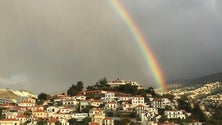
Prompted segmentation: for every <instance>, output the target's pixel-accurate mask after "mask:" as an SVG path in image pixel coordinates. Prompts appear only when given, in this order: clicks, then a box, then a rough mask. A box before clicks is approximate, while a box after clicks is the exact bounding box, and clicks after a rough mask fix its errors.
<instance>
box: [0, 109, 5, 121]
mask: <svg viewBox="0 0 222 125" xmlns="http://www.w3.org/2000/svg"><path fill="white" fill-rule="evenodd" d="M3 110H4V109H3V108H0V119H3V118H5V115H3V114H2V111H3Z"/></svg>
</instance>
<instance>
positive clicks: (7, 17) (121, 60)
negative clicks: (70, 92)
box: [0, 0, 222, 92]
mask: <svg viewBox="0 0 222 125" xmlns="http://www.w3.org/2000/svg"><path fill="white" fill-rule="evenodd" d="M121 3H122V4H123V5H124V6H125V7H126V9H127V10H128V11H129V12H130V14H131V15H132V17H133V18H134V19H135V22H136V23H137V24H138V26H139V27H140V29H141V31H142V32H143V34H144V36H145V37H146V38H147V39H148V41H149V45H150V46H151V48H152V50H153V52H154V53H155V55H156V58H157V59H158V61H159V63H160V65H161V67H162V69H163V72H164V74H165V76H166V79H174V78H189V77H195V76H200V75H203V74H208V73H212V72H219V71H221V69H222V65H220V64H221V62H222V57H221V56H220V53H221V51H220V49H221V47H222V44H221V39H222V38H221V35H220V33H221V29H222V28H221V19H222V18H221V2H220V1H219V0H214V1H208V0H193V1H187V0H180V1H178V0H167V1H163V0H155V1H147V0H141V1H139V2H138V1H134V0H124V1H121ZM0 15H1V20H0V27H1V28H0V58H1V62H0V69H1V71H0V77H1V78H5V77H4V76H8V77H10V76H12V75H13V74H22V73H25V74H26V77H27V79H28V82H27V84H25V85H21V86H17V85H12V84H10V86H9V85H8V86H7V85H6V84H4V85H3V84H2V87H11V88H15V89H17V88H22V87H23V88H26V89H30V90H32V91H34V92H41V91H48V92H55V91H59V90H66V89H67V88H68V87H69V86H70V85H71V84H72V83H76V82H77V81H79V80H82V81H83V82H84V83H86V85H90V84H94V83H95V82H96V81H97V80H98V79H100V78H102V77H107V78H108V79H109V80H113V79H115V78H121V79H131V80H135V81H138V82H140V83H142V84H143V85H145V86H147V85H151V86H155V85H154V82H155V80H154V79H153V76H152V72H151V71H150V70H149V69H147V66H146V65H147V64H145V60H144V59H143V55H141V54H142V53H141V51H140V48H139V47H138V45H137V43H136V41H135V39H134V37H133V36H132V34H131V32H130V31H129V30H128V28H127V26H126V24H125V22H124V21H123V20H122V19H121V18H120V17H119V16H118V14H117V13H116V12H115V10H114V9H113V7H112V6H111V4H110V3H109V2H107V1H103V0H94V1H88V0H76V1H71V0H70V1H69V0H68V1H59V0H45V1H29V0H22V1H15V0H9V1H0ZM8 77H7V78H8ZM3 80H4V79H3ZM45 86H47V87H45Z"/></svg>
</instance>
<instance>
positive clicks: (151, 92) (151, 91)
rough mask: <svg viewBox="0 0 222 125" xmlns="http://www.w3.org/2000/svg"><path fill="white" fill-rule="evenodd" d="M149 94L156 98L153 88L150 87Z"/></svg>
mask: <svg viewBox="0 0 222 125" xmlns="http://www.w3.org/2000/svg"><path fill="white" fill-rule="evenodd" d="M146 92H147V93H149V94H150V95H152V97H155V96H156V93H155V91H154V89H153V87H149V88H148V89H147V90H146Z"/></svg>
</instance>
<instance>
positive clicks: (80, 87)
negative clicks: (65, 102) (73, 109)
mask: <svg viewBox="0 0 222 125" xmlns="http://www.w3.org/2000/svg"><path fill="white" fill-rule="evenodd" d="M82 90H83V82H82V81H78V82H77V84H76V85H74V84H73V85H72V86H71V87H70V88H69V89H68V91H67V95H69V96H74V95H76V94H77V93H78V92H80V91H82Z"/></svg>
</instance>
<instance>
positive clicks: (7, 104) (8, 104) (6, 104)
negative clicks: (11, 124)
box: [1, 103, 14, 107]
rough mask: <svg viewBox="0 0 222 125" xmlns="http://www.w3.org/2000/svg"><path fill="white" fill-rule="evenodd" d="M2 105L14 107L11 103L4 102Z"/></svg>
mask: <svg viewBox="0 0 222 125" xmlns="http://www.w3.org/2000/svg"><path fill="white" fill-rule="evenodd" d="M1 107H14V105H12V104H11V103H4V104H2V105H1Z"/></svg>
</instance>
